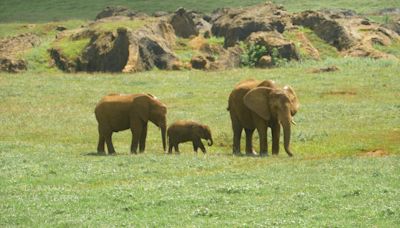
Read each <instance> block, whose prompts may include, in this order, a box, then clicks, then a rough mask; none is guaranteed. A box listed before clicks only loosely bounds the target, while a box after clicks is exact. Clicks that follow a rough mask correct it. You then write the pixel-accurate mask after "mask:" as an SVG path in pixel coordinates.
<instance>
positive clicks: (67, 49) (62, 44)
mask: <svg viewBox="0 0 400 228" xmlns="http://www.w3.org/2000/svg"><path fill="white" fill-rule="evenodd" d="M89 42H90V38H83V39H79V40H71V39H70V38H69V37H64V38H62V39H59V40H56V41H55V42H54V43H53V44H52V46H53V47H54V48H57V49H60V50H62V53H63V55H64V56H65V57H67V58H68V59H70V60H76V59H77V58H78V57H79V56H80V54H81V53H82V51H83V50H84V49H85V47H86V46H87V45H88V44H89Z"/></svg>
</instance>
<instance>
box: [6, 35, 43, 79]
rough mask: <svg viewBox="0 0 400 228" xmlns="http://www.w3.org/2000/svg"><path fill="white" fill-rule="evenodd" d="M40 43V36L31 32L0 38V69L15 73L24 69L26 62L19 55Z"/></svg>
mask: <svg viewBox="0 0 400 228" xmlns="http://www.w3.org/2000/svg"><path fill="white" fill-rule="evenodd" d="M40 43H41V40H40V38H39V37H38V36H37V35H35V34H32V33H24V34H20V35H17V36H14V37H8V38H4V39H1V40H0V71H5V72H13V73H17V72H21V71H24V70H26V69H27V62H26V61H25V60H24V59H23V58H22V57H21V56H23V54H24V53H25V52H26V51H28V50H30V49H31V48H33V47H36V46H38V45H39V44H40Z"/></svg>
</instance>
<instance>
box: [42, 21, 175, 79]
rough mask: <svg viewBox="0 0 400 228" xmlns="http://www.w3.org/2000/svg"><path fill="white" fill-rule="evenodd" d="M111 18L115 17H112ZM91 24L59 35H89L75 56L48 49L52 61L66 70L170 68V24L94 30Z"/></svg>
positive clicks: (172, 40) (74, 37) (172, 37)
mask: <svg viewBox="0 0 400 228" xmlns="http://www.w3.org/2000/svg"><path fill="white" fill-rule="evenodd" d="M113 18H114V19H115V18H116V17H113ZM93 27H94V26H89V27H87V28H82V29H78V30H75V31H68V32H65V33H63V34H60V35H59V36H58V39H69V40H81V39H85V38H90V42H89V44H88V45H87V46H86V47H84V48H83V49H82V51H81V53H80V54H79V56H77V58H75V59H70V58H68V57H67V56H66V55H65V54H64V53H63V50H61V49H60V48H51V49H50V50H49V52H50V55H51V57H52V59H53V60H54V62H55V65H56V66H57V67H58V68H59V69H61V70H63V71H67V72H76V71H87V72H121V71H122V72H137V71H143V70H150V69H153V68H158V69H172V68H173V65H174V62H176V60H177V58H176V57H175V55H174V53H173V52H172V51H171V47H172V45H173V44H174V43H175V34H174V29H173V28H172V26H171V25H170V24H169V23H167V22H166V21H163V20H159V21H155V22H153V23H150V24H148V25H144V26H143V27H142V28H139V29H136V30H132V29H129V28H124V27H121V28H118V29H117V31H102V30H93Z"/></svg>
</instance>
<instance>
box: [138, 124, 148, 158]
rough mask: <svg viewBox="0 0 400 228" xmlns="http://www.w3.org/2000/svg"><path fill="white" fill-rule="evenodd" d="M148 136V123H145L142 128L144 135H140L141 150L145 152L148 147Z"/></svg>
mask: <svg viewBox="0 0 400 228" xmlns="http://www.w3.org/2000/svg"><path fill="white" fill-rule="evenodd" d="M146 137H147V124H144V126H143V128H142V135H141V136H140V141H139V152H140V153H143V152H144V149H145V148H146Z"/></svg>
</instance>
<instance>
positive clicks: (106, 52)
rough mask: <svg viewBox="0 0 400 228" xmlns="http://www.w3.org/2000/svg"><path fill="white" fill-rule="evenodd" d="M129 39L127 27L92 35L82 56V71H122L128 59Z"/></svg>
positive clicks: (80, 67)
mask: <svg viewBox="0 0 400 228" xmlns="http://www.w3.org/2000/svg"><path fill="white" fill-rule="evenodd" d="M128 48H129V40H128V35H127V29H126V28H119V29H118V30H117V33H116V34H115V33H113V32H102V33H99V34H96V36H94V37H92V39H91V41H90V43H89V45H88V46H87V47H86V48H85V50H84V51H83V53H82V57H81V58H80V62H81V63H80V66H79V69H78V70H80V71H88V72H93V71H102V72H121V71H122V70H123V69H124V67H125V65H126V62H127V60H128V55H129V51H128Z"/></svg>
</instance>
